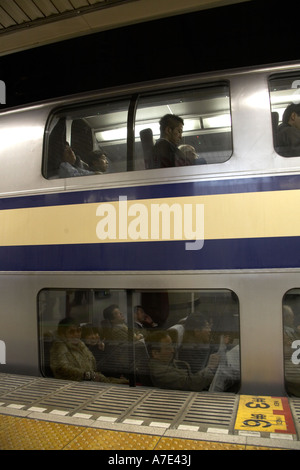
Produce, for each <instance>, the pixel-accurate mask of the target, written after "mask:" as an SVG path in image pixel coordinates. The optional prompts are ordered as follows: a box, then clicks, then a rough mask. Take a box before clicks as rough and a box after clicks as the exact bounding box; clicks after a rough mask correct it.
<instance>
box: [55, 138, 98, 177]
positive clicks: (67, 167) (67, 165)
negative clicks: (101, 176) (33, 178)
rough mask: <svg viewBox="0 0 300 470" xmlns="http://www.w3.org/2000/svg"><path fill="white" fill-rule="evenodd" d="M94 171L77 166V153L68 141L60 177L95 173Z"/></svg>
mask: <svg viewBox="0 0 300 470" xmlns="http://www.w3.org/2000/svg"><path fill="white" fill-rule="evenodd" d="M94 174H95V173H94V172H93V171H90V170H87V169H85V168H81V167H80V166H76V155H75V153H74V152H73V150H72V148H71V147H70V145H69V144H68V142H66V145H65V149H64V152H63V156H62V162H61V164H60V165H59V170H58V175H59V177H60V178H70V177H72V176H85V175H94Z"/></svg>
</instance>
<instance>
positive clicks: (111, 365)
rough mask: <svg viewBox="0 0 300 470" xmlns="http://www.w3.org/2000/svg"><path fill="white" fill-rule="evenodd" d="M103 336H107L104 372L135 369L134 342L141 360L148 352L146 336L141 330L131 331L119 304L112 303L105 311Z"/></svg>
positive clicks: (113, 373) (115, 372)
mask: <svg viewBox="0 0 300 470" xmlns="http://www.w3.org/2000/svg"><path fill="white" fill-rule="evenodd" d="M103 317H104V321H103V322H102V337H103V338H105V351H104V357H105V360H104V369H103V371H104V372H107V373H109V375H113V376H115V375H117V376H119V375H120V374H124V375H126V374H129V373H130V372H132V370H133V357H132V353H133V343H132V341H134V348H135V351H136V357H137V358H138V362H139V360H140V359H141V358H142V360H144V357H145V355H146V353H147V351H146V347H145V344H144V336H143V334H141V333H140V332H139V331H135V330H133V331H132V330H131V331H129V329H128V326H127V325H126V323H125V318H124V315H123V313H122V312H121V310H120V309H119V306H118V305H116V304H112V305H110V306H109V307H107V308H105V309H104V311H103Z"/></svg>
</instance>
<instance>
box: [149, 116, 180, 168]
mask: <svg viewBox="0 0 300 470" xmlns="http://www.w3.org/2000/svg"><path fill="white" fill-rule="evenodd" d="M159 124H160V138H159V139H158V140H157V141H156V144H155V145H154V149H153V158H154V167H155V168H167V167H172V166H183V165H185V164H186V163H185V156H184V154H183V153H182V152H181V151H180V150H179V148H178V145H179V144H180V141H181V138H182V131H183V125H184V122H183V119H182V118H181V117H179V116H176V115H175V114H166V115H165V116H163V117H162V118H161V120H160V121H159Z"/></svg>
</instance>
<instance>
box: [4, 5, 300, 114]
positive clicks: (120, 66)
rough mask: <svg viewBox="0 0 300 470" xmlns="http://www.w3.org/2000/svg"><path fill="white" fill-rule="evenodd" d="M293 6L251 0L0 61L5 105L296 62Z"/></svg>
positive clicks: (297, 41) (296, 27) (295, 12)
mask: <svg viewBox="0 0 300 470" xmlns="http://www.w3.org/2000/svg"><path fill="white" fill-rule="evenodd" d="M299 5H300V2H299V3H298V1H295V0H294V1H289V0H288V1H285V2H274V1H273V2H272V1H266V0H257V1H256V0H252V1H250V2H246V3H241V4H236V5H231V6H226V7H219V8H215V9H210V10H203V11H199V12H195V13H189V14H185V15H180V16H175V17H170V18H166V19H161V20H155V21H148V22H145V23H140V24H137V25H133V26H127V27H122V28H118V29H113V30H110V31H105V32H101V33H96V34H91V35H87V36H83V37H82V36H81V37H79V38H76V39H70V40H66V41H62V42H59V43H55V44H51V45H47V46H41V47H37V48H33V49H31V50H26V51H23V52H18V53H14V54H10V55H7V56H2V57H0V79H1V80H4V81H5V83H6V87H7V89H6V103H7V104H6V107H11V106H15V105H21V104H25V103H29V102H33V101H39V100H43V99H47V98H54V97H59V96H63V95H68V94H73V93H77V92H81V91H90V90H96V89H101V88H106V87H111V86H115V85H123V84H127V83H134V82H141V81H144V80H151V79H159V78H167V77H172V76H176V75H186V74H193V73H198V72H205V71H212V70H222V69H227V68H232V67H233V68H235V67H243V66H248V65H263V64H270V63H274V62H285V61H291V60H297V59H299V55H300V54H299V52H300V51H299V44H300V36H299V33H300V31H299V30H300V28H299V13H300V6H299ZM3 108H5V105H2V106H1V109H3Z"/></svg>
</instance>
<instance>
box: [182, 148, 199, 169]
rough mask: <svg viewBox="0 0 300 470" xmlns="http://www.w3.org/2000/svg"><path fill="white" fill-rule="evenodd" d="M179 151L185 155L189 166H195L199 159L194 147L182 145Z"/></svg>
mask: <svg viewBox="0 0 300 470" xmlns="http://www.w3.org/2000/svg"><path fill="white" fill-rule="evenodd" d="M179 150H181V152H182V153H183V154H184V156H185V159H186V164H187V165H193V164H194V163H195V160H196V158H197V154H196V150H195V148H194V147H193V146H192V145H187V144H185V145H180V147H179Z"/></svg>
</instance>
